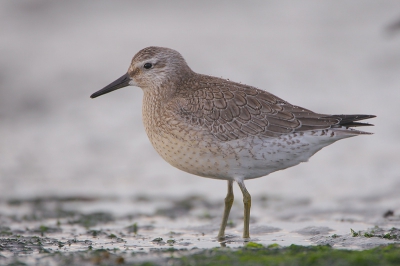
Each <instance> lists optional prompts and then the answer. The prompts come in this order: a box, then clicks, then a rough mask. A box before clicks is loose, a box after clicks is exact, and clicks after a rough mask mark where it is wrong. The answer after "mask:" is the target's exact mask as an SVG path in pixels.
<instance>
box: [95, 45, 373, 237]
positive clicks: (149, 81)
mask: <svg viewBox="0 0 400 266" xmlns="http://www.w3.org/2000/svg"><path fill="white" fill-rule="evenodd" d="M126 86H137V87H140V88H141V89H142V90H143V92H144V98H143V107H142V113H143V123H144V126H145V129H146V133H147V135H148V137H149V139H150V142H151V143H152V145H153V147H154V148H155V149H156V151H157V152H158V153H159V154H160V155H161V157H162V158H164V160H166V161H167V162H168V163H170V164H171V165H172V166H175V167H176V168H178V169H180V170H182V171H185V172H188V173H191V174H194V175H198V176H202V177H208V178H214V179H221V180H227V181H228V193H227V195H226V198H225V208H224V214H223V218H222V223H221V227H220V230H219V233H218V239H219V240H223V239H224V238H225V227H226V224H227V221H228V216H229V212H230V210H231V207H232V203H233V199H234V196H233V190H232V185H233V181H236V182H237V183H238V185H239V187H240V189H241V191H242V193H243V202H244V230H243V238H245V239H248V238H250V233H249V220H250V207H251V196H250V194H249V192H248V191H247V189H246V187H245V185H244V180H247V179H252V178H257V177H262V176H266V175H268V174H270V173H272V172H275V171H278V170H282V169H285V168H288V167H291V166H295V165H297V164H299V163H301V162H306V161H307V160H308V159H309V158H310V157H311V156H313V155H314V154H315V153H316V152H317V151H319V150H321V149H322V148H323V147H325V146H327V145H329V144H332V143H334V142H335V141H337V140H340V139H344V138H348V137H353V136H357V135H365V134H370V133H367V132H363V131H359V130H355V129H352V127H358V126H370V124H367V123H360V122H357V121H359V120H363V119H368V118H373V117H375V116H374V115H359V114H358V115H326V114H318V113H314V112H312V111H310V110H308V109H305V108H303V107H300V106H296V105H293V104H290V103H288V102H287V101H285V100H282V99H281V98H279V97H277V96H275V95H273V94H271V93H269V92H266V91H263V90H260V89H257V88H255V87H251V86H247V85H244V84H240V83H236V82H232V81H229V80H226V79H222V78H216V77H212V76H207V75H202V74H197V73H195V72H193V71H192V70H191V69H190V67H189V66H188V65H187V63H186V61H185V59H184V58H183V57H182V56H181V54H180V53H178V52H177V51H175V50H172V49H169V48H163V47H147V48H145V49H143V50H141V51H139V52H138V53H137V54H136V55H135V56H134V57H133V59H132V63H131V65H130V66H129V68H128V72H127V73H126V74H124V75H123V76H122V77H120V78H119V79H117V80H116V81H114V82H112V83H111V84H109V85H108V86H106V87H104V88H103V89H101V90H99V91H98V92H96V93H93V94H92V95H91V98H95V97H98V96H100V95H103V94H106V93H109V92H111V91H114V90H117V89H120V88H123V87H126Z"/></svg>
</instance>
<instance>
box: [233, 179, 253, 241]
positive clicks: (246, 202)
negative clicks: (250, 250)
mask: <svg viewBox="0 0 400 266" xmlns="http://www.w3.org/2000/svg"><path fill="white" fill-rule="evenodd" d="M236 182H237V183H238V185H239V187H240V190H241V191H242V193H243V203H244V229H243V238H250V230H249V224H250V208H251V196H250V193H249V192H248V191H247V189H246V186H245V185H244V182H243V180H236Z"/></svg>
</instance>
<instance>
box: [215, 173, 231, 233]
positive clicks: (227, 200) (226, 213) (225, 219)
mask: <svg viewBox="0 0 400 266" xmlns="http://www.w3.org/2000/svg"><path fill="white" fill-rule="evenodd" d="M233 199H234V196H233V181H232V180H229V181H228V193H227V194H226V197H225V209H224V216H223V217H222V223H221V227H220V228H219V233H218V240H224V238H225V228H226V224H227V222H228V217H229V212H230V211H231V208H232V204H233Z"/></svg>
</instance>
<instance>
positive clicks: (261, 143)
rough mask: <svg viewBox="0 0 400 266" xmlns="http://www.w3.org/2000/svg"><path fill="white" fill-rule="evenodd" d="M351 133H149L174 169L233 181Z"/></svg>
mask: <svg viewBox="0 0 400 266" xmlns="http://www.w3.org/2000/svg"><path fill="white" fill-rule="evenodd" d="M339 133H340V132H339ZM351 136H352V135H344V134H337V131H332V130H322V131H315V132H311V131H310V132H304V133H292V134H289V135H285V136H282V137H279V138H260V137H248V138H244V139H240V140H233V141H228V142H211V141H184V140H178V139H176V138H174V137H172V136H167V137H166V136H163V137H161V136H160V135H158V136H154V135H153V138H152V144H153V146H154V148H155V149H156V150H157V152H158V153H159V154H160V155H161V156H162V157H163V158H164V159H165V160H166V161H167V162H169V163H170V164H171V165H173V166H174V167H176V168H178V169H181V170H183V171H185V172H188V173H191V174H194V175H199V176H203V177H209V178H215V179H224V180H233V179H235V178H240V179H251V178H257V177H261V176H265V175H268V174H270V173H272V172H275V171H278V170H282V169H285V168H288V167H291V166H294V165H297V164H299V163H301V162H306V161H307V160H308V159H309V158H310V157H311V156H312V155H314V154H315V153H316V152H317V151H319V150H320V149H322V148H323V147H325V146H327V145H329V144H332V143H333V142H335V141H337V140H339V139H342V138H345V137H351Z"/></svg>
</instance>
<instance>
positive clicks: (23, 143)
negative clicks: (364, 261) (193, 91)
mask: <svg viewBox="0 0 400 266" xmlns="http://www.w3.org/2000/svg"><path fill="white" fill-rule="evenodd" d="M360 6H362V8H361V9H360ZM399 10H400V4H399V2H398V1H380V2H379V3H378V2H376V1H352V2H349V3H347V2H346V3H342V4H341V5H337V4H336V2H335V1H327V2H323V3H321V2H318V1H306V2H302V3H301V4H300V3H297V2H283V1H268V2H265V1H259V2H257V3H256V2H253V4H252V5H249V4H248V3H245V2H234V3H232V2H229V3H224V2H219V3H214V2H204V1H203V2H201V3H190V4H189V3H186V2H183V1H182V2H179V1H176V2H175V1H174V2H170V4H166V3H164V2H157V3H156V4H147V3H140V4H138V3H136V2H125V1H113V2H101V3H98V4H97V5H94V4H93V3H92V2H90V1H80V2H59V3H56V2H50V1H35V2H32V1H18V2H15V1H3V2H1V3H0V24H1V25H2V27H1V28H0V32H1V36H2V38H0V50H1V57H0V136H1V138H0V227H1V228H2V229H1V231H2V232H5V234H3V235H1V236H0V238H1V241H6V239H9V238H14V237H16V236H17V235H21V237H23V238H24V239H25V238H29V237H33V236H37V237H42V236H41V233H42V231H43V230H44V229H45V228H47V227H49V228H51V230H50V231H49V230H47V231H46V232H44V233H43V237H44V238H49V240H48V242H46V241H47V240H46V241H44V242H43V241H42V242H43V243H44V244H43V247H40V246H39V247H38V245H36V244H29V245H31V247H29V248H30V249H32V252H31V251H29V248H27V251H26V252H25V251H24V249H23V248H22V247H23V245H22V247H21V246H19V245H16V244H15V242H12V241H11V243H14V244H15V250H14V249H10V248H8V244H6V245H7V247H6V248H5V249H3V250H0V259H1V258H2V257H1V256H4V257H6V258H7V259H9V258H10V257H12V256H13V255H12V254H14V253H16V254H19V255H18V256H23V257H24V259H25V260H26V261H35V260H36V258H38V257H40V256H42V255H41V254H42V253H39V252H40V250H41V248H45V249H50V248H51V250H52V251H57V250H60V251H66V252H71V251H76V250H85V249H87V248H88V246H90V245H92V247H93V248H99V247H102V246H103V247H105V248H110V249H112V248H113V247H118V248H120V250H125V249H128V250H140V249H141V248H143V250H140V251H143V252H148V251H149V250H151V249H152V248H168V247H169V244H168V243H167V242H166V241H167V240H169V239H174V240H176V242H175V243H174V244H173V245H174V246H176V247H182V248H187V249H191V248H194V247H198V248H202V247H204V248H208V247H213V246H219V245H220V244H219V243H218V242H217V241H215V238H214V236H215V235H216V232H217V229H218V225H219V222H220V218H221V215H222V208H223V206H222V203H223V198H224V197H225V194H226V182H222V181H218V180H212V179H204V178H199V177H196V176H192V175H189V174H186V173H183V172H181V171H179V170H177V169H175V168H173V167H171V166H169V165H168V164H167V163H166V162H164V161H162V159H161V158H160V157H159V156H158V155H157V154H156V152H155V151H154V150H153V148H152V147H151V145H150V143H149V141H148V139H147V137H146V135H145V132H144V129H143V126H142V122H141V99H142V92H141V91H140V89H138V88H134V87H131V88H127V89H125V90H120V91H117V92H114V93H111V94H107V95H106V96H102V97H100V98H98V99H96V100H91V99H90V98H89V96H90V94H91V93H93V92H95V91H97V90H98V89H100V88H102V87H103V86H105V85H107V84H108V83H110V82H111V81H113V80H114V79H116V78H117V77H119V76H121V75H122V74H123V73H125V71H126V69H127V67H128V64H129V62H130V59H131V57H132V56H133V55H134V54H135V53H136V52H137V51H138V50H140V49H142V48H144V47H146V46H149V45H159V46H166V47H170V48H174V49H176V50H178V51H180V52H181V53H182V54H183V56H184V57H185V58H186V60H187V62H188V64H189V65H190V66H191V67H192V68H193V70H195V71H197V72H199V73H204V74H209V75H214V76H223V77H224V78H230V79H231V80H233V81H238V82H242V83H245V84H250V85H253V86H256V87H259V88H261V89H266V90H268V91H270V92H272V93H274V94H276V95H277V96H279V97H281V98H283V99H286V100H288V101H289V102H291V103H293V104H297V105H300V106H304V107H306V108H308V109H311V110H314V111H317V112H321V113H332V114H333V113H367V114H375V115H377V116H378V117H377V118H376V119H374V120H371V123H374V124H375V125H376V126H375V127H372V128H367V129H366V130H367V131H370V132H374V133H375V134H374V135H372V136H361V137H357V138H351V139H346V140H343V141H340V142H338V143H335V144H334V145H332V146H330V147H327V148H325V149H323V150H322V151H320V152H319V153H317V154H316V155H315V156H314V157H312V158H311V159H310V161H309V162H308V163H304V164H301V165H299V166H296V167H293V168H291V169H287V170H284V171H280V172H277V173H273V174H271V175H270V176H268V177H264V178H260V179H256V180H250V181H248V182H246V186H247V188H248V190H249V192H250V193H251V195H252V197H253V199H254V202H253V205H252V214H251V217H252V223H251V232H252V237H253V238H254V241H257V242H260V243H262V244H265V245H267V244H270V243H278V244H280V245H283V246H284V245H289V244H292V243H296V244H304V245H307V244H325V243H329V244H331V245H333V246H334V247H338V248H354V249H365V248H370V247H373V246H376V245H380V244H385V243H389V242H393V241H395V240H387V239H384V238H379V237H370V238H368V237H352V236H351V233H350V229H353V230H355V231H358V230H369V229H371V228H374V227H375V226H379V228H381V229H382V230H386V231H385V232H387V230H389V229H390V228H391V227H396V228H399V224H398V223H399V213H400V207H399V206H400V193H399V190H398V188H399V186H400V178H399V176H400V175H399V173H400V164H399V163H398V162H399V160H400V152H399V147H400V140H399V138H398V134H397V132H399V129H400V123H399V122H398V121H397V120H396V119H395V118H393V117H394V116H395V115H396V114H397V113H399V112H400V105H399V104H398V103H399V101H400V94H399V87H400V77H399V75H398V73H400V50H399V49H398V47H400V32H399V31H397V30H396V29H395V28H393V27H392V28H391V30H390V31H389V30H388V26H390V25H394V24H393V23H395V22H396V21H397V20H398V19H399V18H400V12H399ZM239 13H240V14H242V15H241V16H238V14H239ZM71 14H73V15H71ZM149 14H151V16H149ZM204 14H207V16H205V15H204ZM149 17H150V18H149ZM234 192H235V196H236V198H235V199H236V202H235V205H234V207H233V210H232V215H231V219H232V227H230V228H229V229H228V230H227V233H228V234H229V235H231V236H232V237H231V238H230V239H229V241H228V243H226V245H228V246H231V247H234V246H241V245H243V242H242V240H241V239H240V236H241V232H242V205H241V193H240V190H239V189H238V188H237V187H235V190H234ZM193 195H199V196H198V198H199V199H197V200H188V199H193V198H194V199H196V197H194V196H193ZM32 199H43V200H42V201H40V204H39V203H37V201H36V203H35V201H32ZM66 199H69V200H66ZM72 199H73V200H72ZM77 199H78V200H77ZM139 199H140V200H139ZM185 200H186V201H189V202H192V201H193V202H192V203H193V206H189V207H188V206H186V207H182V206H180V207H179V206H178V207H177V206H176V205H177V202H178V203H179V202H182V201H185ZM10 201H11V203H12V204H10V203H9V202H10ZM13 202H14V203H13ZM18 202H20V203H19V204H18ZM35 204H36V205H35ZM178 205H179V204H178ZM183 205H184V204H183ZM159 210H164V211H161V212H158V211H159ZM389 210H391V211H393V213H394V215H393V216H389V217H387V218H384V217H383V215H384V214H385V213H386V212H387V211H389ZM59 211H62V212H61V213H59ZM64 211H68V212H66V213H64ZM96 212H100V213H102V214H104V216H102V215H99V216H94V218H93V219H94V220H96V219H100V220H101V221H102V222H100V223H98V224H95V225H93V224H91V222H93V223H95V221H92V220H93V219H92V220H91V218H90V217H91V216H90V214H93V213H96ZM85 215H86V216H88V215H89V216H88V217H89V218H88V217H86V216H85ZM24 217H25V218H24ZM82 217H83V218H82ZM82 219H83V221H80V222H74V221H76V220H82ZM57 221H59V222H60V224H59V225H57ZM71 221H72V222H71ZM82 223H83V225H82ZM85 223H86V224H85ZM134 223H137V225H138V232H137V234H136V236H135V234H134V233H128V231H127V230H128V229H126V227H127V226H129V225H132V224H134ZM41 226H44V227H42V229H40V228H41ZM4 228H5V229H4ZM90 230H101V232H100V233H99V234H98V235H97V238H96V237H95V238H93V236H92V233H89V231H90ZM171 231H173V232H176V233H177V235H172V237H170V235H169V233H170V232H171ZM9 233H10V234H9ZM203 233H204V235H203ZM110 234H114V235H115V236H116V238H109V237H108V236H109V235H110ZM334 234H336V235H340V237H336V238H332V237H331V236H332V235H334ZM76 237H77V239H76V242H73V240H74V239H75V238H76ZM158 237H161V238H163V242H165V243H163V242H152V241H151V240H153V239H155V238H158ZM119 239H122V240H119ZM25 240H26V239H25ZM26 241H28V240H26ZM29 241H31V240H29ZM29 241H28V242H29ZM32 241H33V240H32ZM32 241H31V242H32ZM68 241H72V242H71V243H70V244H71V245H69V244H68V243H67V242H68ZM6 242H7V241H6ZM58 242H62V243H64V242H65V243H67V244H65V243H64V244H62V245H63V246H62V247H61V248H59V247H58V244H57V243H58ZM4 243H5V242H2V244H1V245H2V246H3V245H5V244H4ZM46 243H47V244H46ZM14 244H12V246H13V245H14ZM35 245H36V246H35ZM24 252H25V253H26V255H24V254H25V253H24ZM32 254H34V256H32Z"/></svg>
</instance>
